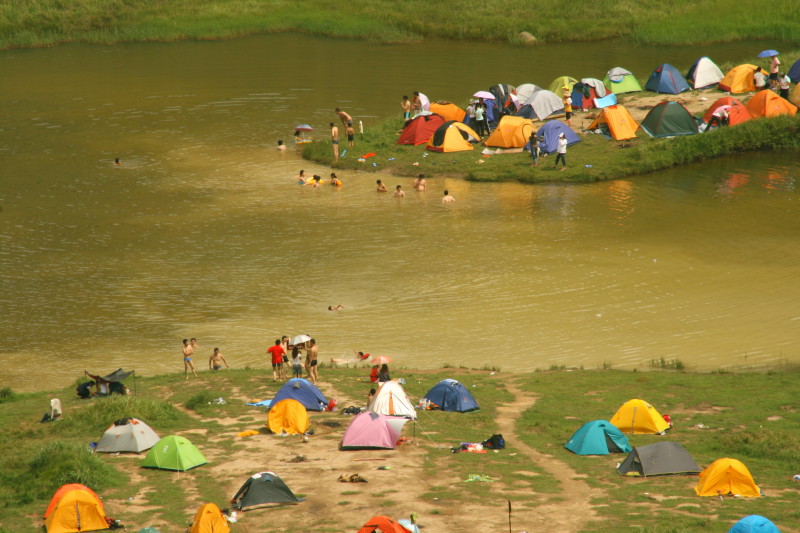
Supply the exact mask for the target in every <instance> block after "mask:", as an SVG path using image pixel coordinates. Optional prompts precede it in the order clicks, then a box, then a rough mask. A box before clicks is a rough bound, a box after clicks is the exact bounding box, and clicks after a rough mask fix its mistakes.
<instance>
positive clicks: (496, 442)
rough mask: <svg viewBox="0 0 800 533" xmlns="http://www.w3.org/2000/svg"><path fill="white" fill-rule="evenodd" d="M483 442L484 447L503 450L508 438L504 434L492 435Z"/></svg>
mask: <svg viewBox="0 0 800 533" xmlns="http://www.w3.org/2000/svg"><path fill="white" fill-rule="evenodd" d="M481 444H483V447H484V448H487V449H489V450H502V449H503V448H505V447H506V439H504V438H503V436H502V435H499V434H498V435H492V436H491V437H489V438H488V439H486V440H485V441H483V442H482V443H481Z"/></svg>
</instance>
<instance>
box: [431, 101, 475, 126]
mask: <svg viewBox="0 0 800 533" xmlns="http://www.w3.org/2000/svg"><path fill="white" fill-rule="evenodd" d="M431 113H435V114H437V115H439V116H441V117H442V118H443V119H445V120H455V121H457V122H464V117H466V116H467V112H466V111H464V110H463V109H461V108H460V107H458V106H457V105H456V104H453V103H450V102H437V103H435V104H431Z"/></svg>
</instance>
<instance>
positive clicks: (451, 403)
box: [423, 379, 480, 413]
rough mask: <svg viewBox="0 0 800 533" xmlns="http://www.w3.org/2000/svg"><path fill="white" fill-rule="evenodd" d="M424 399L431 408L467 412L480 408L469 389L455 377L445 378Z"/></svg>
mask: <svg viewBox="0 0 800 533" xmlns="http://www.w3.org/2000/svg"><path fill="white" fill-rule="evenodd" d="M423 401H424V402H425V403H426V406H429V408H430V409H439V410H441V411H456V412H459V413H466V412H468V411H475V410H477V409H480V407H478V402H476V401H475V398H473V397H472V394H470V392H469V390H468V389H467V388H466V387H465V386H464V385H462V384H461V383H459V382H458V381H456V380H454V379H443V380H442V381H440V382H439V383H437V384H436V385H434V386H433V388H431V390H429V391H428V392H427V393H426V394H425V397H424V398H423Z"/></svg>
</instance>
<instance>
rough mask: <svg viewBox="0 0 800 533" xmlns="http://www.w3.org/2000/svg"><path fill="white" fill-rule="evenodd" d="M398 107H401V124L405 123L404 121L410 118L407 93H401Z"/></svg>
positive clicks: (409, 102)
mask: <svg viewBox="0 0 800 533" xmlns="http://www.w3.org/2000/svg"><path fill="white" fill-rule="evenodd" d="M400 107H402V108H403V124H404V125H405V123H406V122H408V120H409V119H410V118H411V100H409V99H408V95H405V94H404V95H403V100H402V101H401V102H400Z"/></svg>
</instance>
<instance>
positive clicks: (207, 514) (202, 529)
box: [189, 503, 231, 533]
mask: <svg viewBox="0 0 800 533" xmlns="http://www.w3.org/2000/svg"><path fill="white" fill-rule="evenodd" d="M230 531H231V528H230V526H229V525H228V521H227V520H226V519H225V515H224V514H222V511H220V510H219V507H217V506H216V504H213V503H206V504H204V505H203V506H201V507H200V509H198V510H197V512H196V513H195V515H194V522H192V527H191V528H190V529H189V533H230Z"/></svg>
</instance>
